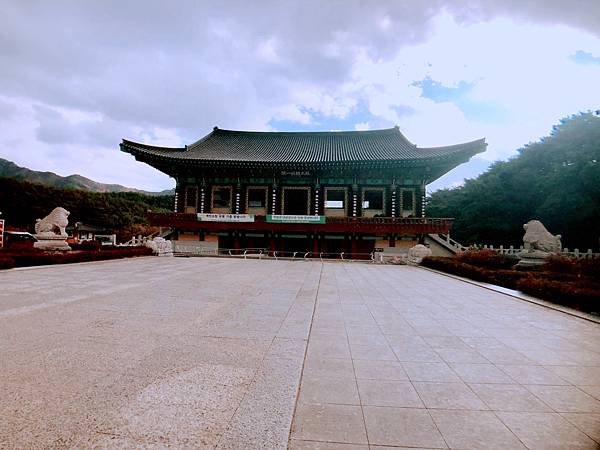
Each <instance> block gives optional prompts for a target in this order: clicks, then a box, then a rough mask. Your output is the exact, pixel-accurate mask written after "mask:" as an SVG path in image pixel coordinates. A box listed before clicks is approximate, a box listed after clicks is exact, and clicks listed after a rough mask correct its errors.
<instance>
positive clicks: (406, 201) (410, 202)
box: [402, 189, 415, 212]
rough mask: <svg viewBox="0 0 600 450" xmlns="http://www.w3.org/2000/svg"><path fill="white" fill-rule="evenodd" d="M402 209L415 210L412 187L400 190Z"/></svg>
mask: <svg viewBox="0 0 600 450" xmlns="http://www.w3.org/2000/svg"><path fill="white" fill-rule="evenodd" d="M402 210H403V211H411V212H414V210H415V191H414V190H413V189H403V190H402Z"/></svg>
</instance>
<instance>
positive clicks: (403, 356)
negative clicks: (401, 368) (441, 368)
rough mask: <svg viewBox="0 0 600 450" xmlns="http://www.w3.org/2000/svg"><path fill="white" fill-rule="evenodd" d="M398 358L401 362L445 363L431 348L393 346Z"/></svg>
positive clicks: (422, 346)
mask: <svg viewBox="0 0 600 450" xmlns="http://www.w3.org/2000/svg"><path fill="white" fill-rule="evenodd" d="M391 347H392V350H393V351H394V353H395V354H396V358H398V361H401V362H405V361H406V362H443V361H442V358H440V356H439V355H438V354H437V353H436V352H435V351H434V350H433V349H432V348H431V347H429V346H424V345H404V344H392V346H391Z"/></svg>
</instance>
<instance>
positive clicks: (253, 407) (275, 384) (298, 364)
mask: <svg viewBox="0 0 600 450" xmlns="http://www.w3.org/2000/svg"><path fill="white" fill-rule="evenodd" d="M301 372H302V361H299V360H297V359H289V358H273V357H268V358H265V360H264V361H263V363H262V364H261V366H260V367H259V369H258V371H257V374H256V376H255V377H254V379H253V380H252V383H251V384H250V385H249V386H248V389H247V390H246V393H245V395H244V397H243V399H242V401H241V403H240V405H239V407H238V408H237V409H236V411H235V414H234V415H233V417H232V418H231V420H230V421H229V423H228V424H227V428H226V429H225V431H224V432H223V435H222V436H221V438H220V439H219V444H218V446H217V448H219V449H224V450H235V449H239V450H245V449H247V448H260V447H263V448H269V449H279V448H281V449H283V448H285V447H286V445H287V441H288V438H289V430H290V427H291V425H292V417H293V414H294V408H295V405H296V395H297V392H298V386H299V384H300V375H301ZM178 436H186V433H181V432H179V433H178Z"/></svg>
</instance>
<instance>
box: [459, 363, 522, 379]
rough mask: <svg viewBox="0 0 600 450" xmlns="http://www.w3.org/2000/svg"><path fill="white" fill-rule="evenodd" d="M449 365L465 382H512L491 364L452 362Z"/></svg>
mask: <svg viewBox="0 0 600 450" xmlns="http://www.w3.org/2000/svg"><path fill="white" fill-rule="evenodd" d="M450 367H452V369H454V371H455V372H456V373H457V374H458V376H459V377H460V378H461V379H462V380H463V381H464V382H465V383H513V382H514V381H513V379H512V378H510V377H509V376H508V375H506V374H505V373H504V372H502V371H501V370H500V369H498V368H497V367H496V366H495V365H493V364H468V363H452V364H450Z"/></svg>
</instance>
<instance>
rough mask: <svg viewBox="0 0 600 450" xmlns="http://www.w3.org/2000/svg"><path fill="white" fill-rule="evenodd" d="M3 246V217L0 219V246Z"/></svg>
mask: <svg viewBox="0 0 600 450" xmlns="http://www.w3.org/2000/svg"><path fill="white" fill-rule="evenodd" d="M2 247H4V219H0V248H2Z"/></svg>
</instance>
